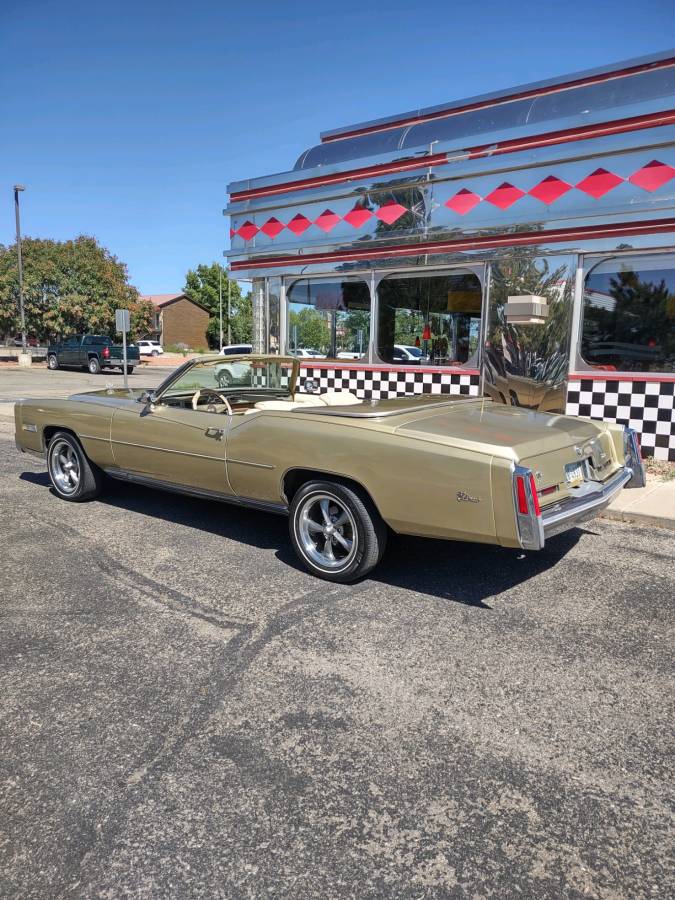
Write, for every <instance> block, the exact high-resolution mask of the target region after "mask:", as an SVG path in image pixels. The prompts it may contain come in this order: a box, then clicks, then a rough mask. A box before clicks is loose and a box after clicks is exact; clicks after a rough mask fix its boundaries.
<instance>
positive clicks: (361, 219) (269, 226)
mask: <svg viewBox="0 0 675 900" xmlns="http://www.w3.org/2000/svg"><path fill="white" fill-rule="evenodd" d="M672 178H675V168H674V167H673V166H670V165H668V163H663V162H661V161H660V160H658V159H653V160H652V161H651V162H648V163H647V164H646V165H644V166H642V168H641V169H638V170H637V172H634V173H633V174H632V175H631V176H630V177H629V178H621V176H620V175H615V174H614V172H609V171H607V169H602V168H600V169H596V170H595V171H594V172H591V174H590V175H587V176H586V178H584V179H583V180H582V181H580V182H579V183H578V184H577V185H575V187H576V188H577V190H580V191H583V192H584V193H585V194H588V195H589V196H591V197H594V198H595V199H596V200H597V199H598V198H600V197H603V196H604V195H605V194H607V193H609V191H612V190H614V188H615V187H616V186H617V185H619V184H623V183H624V182H626V181H628V182H630V183H631V184H634V185H636V186H637V187H639V188H642V189H643V190H645V191H656V190H658V189H659V188H660V187H663V185H664V184H667V183H668V182H669V181H670V180H671V179H672ZM571 190H572V185H571V184H568V183H567V182H566V181H563V180H562V179H561V178H558V177H557V176H556V175H549V176H547V177H546V178H544V179H543V180H542V181H540V182H539V184H536V185H535V186H534V187H533V188H531V190H529V191H527V194H528V195H529V196H530V197H535V198H536V199H537V200H540V201H541V202H542V203H547V204H549V203H555V202H556V200H559V199H560V197H562V196H563V194H566V193H567V192H568V191H571ZM524 196H526V193H525V191H521V189H520V188H519V187H516V186H515V185H513V184H510V183H509V182H508V181H504V182H503V183H502V184H500V185H499V187H496V188H495V189H494V190H493V191H492V192H491V193H490V194H488V195H487V197H485V198H482V197H480V196H479V195H478V194H476V193H474V192H473V191H470V190H469V189H468V188H462V189H461V190H459V191H457V193H456V194H455V195H454V197H451V198H450V199H449V200H446V201H445V206H447V207H448V209H451V210H452V211H453V212H456V213H457V214H458V215H460V216H464V215H466V214H467V213H469V212H471V210H472V209H474V208H475V207H476V206H478V204H479V203H481V202H482V201H483V200H486V201H487V202H488V203H491V204H492V205H493V206H497V207H499V209H508V208H509V206H512V205H513V204H514V203H516V202H517V201H518V200H520V198H521V197H524ZM407 212H408V209H406V207H405V206H403V205H402V204H400V203H397V202H396V201H395V200H387V202H386V203H383V204H382V206H380V207H379V209H378V210H377V211H376V212H375V213H372V212H371V211H370V210H369V209H366V207H365V206H362V205H361V204H359V203H357V204H356V205H355V206H354V208H353V209H351V210H350V211H349V212H348V213H347V214H346V215H345V216H343V217H342V220H343V221H345V222H349V224H350V225H351V226H352V227H353V228H360V227H361V226H362V225H364V224H365V223H366V222H367V221H368V220H369V219H372V218H373V215H375V216H376V217H377V218H378V219H379V220H380V221H381V222H385V223H386V224H387V225H391V224H393V223H394V222H396V221H398V220H399V219H400V218H401V216H403V215H405V214H406V213H407ZM340 221H341V217H340V216H338V215H337V213H334V212H333V210H332V209H325V210H324V211H323V212H322V213H321V215H320V216H319V217H318V218H316V219H315V220H314V222H313V223H312V222H311V221H310V220H309V219H308V218H307V216H303V214H302V213H298V214H297V215H296V216H294V217H293V218H292V219H291V221H290V222H289V223H288V224H287V225H284V223H283V222H280V221H279V219H277V218H275V217H274V216H272V217H271V218H270V219H268V220H267V221H266V222H265V224H264V225H262V226H261V227H260V228H258V226H257V225H255V224H254V223H253V222H251V221H249V220H248V219H247V220H246V221H245V222H244V224H243V225H240V226H239V228H230V239H232V238H233V237H234V236H235V235H239V237H241V238H243V239H244V240H245V241H250V240H251V239H252V238H254V237H255V236H256V234H258V232H260V231H262V232H263V233H264V234H266V235H267V236H268V237H269V238H271V239H272V240H273V239H274V238H275V237H277V235H278V234H280V233H281V232H282V231H283V230H284V228H289V229H290V230H291V231H292V232H293V234H296V235H298V236H300V235H301V234H304V232H305V231H307V229H308V228H309V227H310V226H311V225H312V224H314V225H316V226H317V228H320V229H321V230H322V231H325V232H328V231H332V230H333V228H335V226H336V225H337V224H338V223H339V222H340Z"/></svg>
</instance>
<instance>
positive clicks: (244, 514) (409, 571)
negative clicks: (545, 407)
mask: <svg viewBox="0 0 675 900" xmlns="http://www.w3.org/2000/svg"><path fill="white" fill-rule="evenodd" d="M20 478H21V479H22V480H23V481H27V482H29V483H31V484H35V485H39V486H41V487H49V485H50V481H49V476H48V475H47V473H46V472H23V473H22V474H21V476H20ZM95 502H98V503H102V504H105V505H108V506H113V507H116V508H117V509H122V510H129V511H132V512H135V513H139V514H142V515H146V516H150V517H151V518H157V519H163V520H164V521H167V522H173V523H175V524H176V525H180V526H183V527H185V528H196V529H200V530H202V531H208V532H209V533H210V534H216V535H220V536H221V537H223V538H227V539H228V540H232V541H239V542H241V543H243V544H248V545H249V546H251V547H257V548H259V549H276V551H277V552H276V557H277V559H278V560H279V561H280V562H282V563H284V565H288V566H291V567H292V568H294V569H297V570H298V571H300V572H303V573H305V569H304V568H303V567H302V565H301V564H300V562H299V560H298V559H297V557H296V556H295V553H294V551H293V549H292V547H291V544H290V540H289V538H288V526H287V520H286V518H285V517H282V516H275V515H272V514H270V513H263V512H258V511H255V510H251V509H246V508H243V507H237V506H233V505H229V504H227V503H218V502H217V501H212V500H200V499H197V498H192V497H185V496H182V495H180V494H172V493H169V492H163V491H155V490H152V489H151V488H146V487H142V486H140V485H131V484H125V483H123V482H117V481H109V482H108V484H107V487H106V491H105V493H104V494H103V495H102V496H101V497H100V498H99V500H98V501H95ZM583 533H584V531H583V530H582V529H573V530H571V531H568V532H565V533H563V534H560V535H558V536H556V537H555V538H552V539H551V540H550V541H549V543H548V544H547V545H546V547H545V548H544V550H542V551H540V552H538V553H526V552H524V551H521V550H511V549H508V548H504V547H496V546H492V545H490V544H470V543H466V544H464V543H461V542H458V541H442V540H433V539H431V538H418V537H409V536H407V535H396V534H392V533H390V535H389V543H388V546H387V551H386V553H385V555H384V558H383V560H382V562H381V563H380V565H379V566H378V568H377V569H376V570H375V571H374V572H373V573H372V575H370V580H371V581H376V582H378V583H380V584H384V585H390V586H391V587H395V588H403V589H405V590H410V591H416V592H418V593H420V594H425V595H430V596H433V597H437V598H439V599H442V600H448V601H451V602H453V603H462V604H464V605H466V606H473V607H477V608H479V609H491V608H492V607H490V606H489V605H488V604H486V603H485V602H484V601H485V599H486V598H488V597H492V596H495V595H497V594H501V593H503V592H504V591H508V590H509V589H511V588H513V587H515V586H516V585H518V584H521V583H523V582H525V581H528V580H529V579H530V578H534V577H536V576H537V575H539V574H540V573H541V572H543V571H545V570H546V569H548V568H550V567H552V566H554V565H556V563H558V562H559V561H560V560H561V559H562V558H563V557H564V556H565V555H566V554H567V553H568V552H569V551H570V550H571V549H572V548H573V547H574V546H575V544H576V543H577V542H578V540H579V538H580V537H581V535H582V534H583Z"/></svg>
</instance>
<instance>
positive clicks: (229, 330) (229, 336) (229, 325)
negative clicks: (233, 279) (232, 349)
mask: <svg viewBox="0 0 675 900" xmlns="http://www.w3.org/2000/svg"><path fill="white" fill-rule="evenodd" d="M227 343H228V344H231V343H232V310H231V308H230V276H229V275H228V276H227Z"/></svg>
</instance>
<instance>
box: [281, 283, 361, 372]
mask: <svg viewBox="0 0 675 900" xmlns="http://www.w3.org/2000/svg"><path fill="white" fill-rule="evenodd" d="M287 296H288V304H289V306H288V309H289V315H288V324H289V329H288V331H289V333H288V347H289V351H290V352H291V353H293V352H294V351H297V350H301V349H304V350H314V351H317V352H318V353H320V354H322V355H324V356H329V357H337V356H338V354H343V356H349V357H353V358H358V357H360V356H364V355H365V354H366V353H367V350H368V339H369V333H370V290H369V288H368V285H367V284H366V283H365V282H363V281H328V280H322V279H311V278H305V279H301V280H299V281H296V282H294V283H293V284H292V285H291V287H290V288H289V290H288V294H287Z"/></svg>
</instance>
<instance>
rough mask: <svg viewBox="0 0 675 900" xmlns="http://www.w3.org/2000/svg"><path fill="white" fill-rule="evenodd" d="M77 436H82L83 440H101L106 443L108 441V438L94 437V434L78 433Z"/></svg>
mask: <svg viewBox="0 0 675 900" xmlns="http://www.w3.org/2000/svg"><path fill="white" fill-rule="evenodd" d="M78 437H80V438H82V440H84V441H103V442H104V443H106V444H109V443H110V438H107V437H96V435H94V434H79V435H78Z"/></svg>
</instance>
